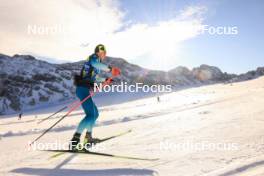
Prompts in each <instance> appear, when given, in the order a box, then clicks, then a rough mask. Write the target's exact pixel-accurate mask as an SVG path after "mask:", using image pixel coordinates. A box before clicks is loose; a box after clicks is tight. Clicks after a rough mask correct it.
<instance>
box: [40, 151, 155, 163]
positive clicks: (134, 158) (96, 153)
mask: <svg viewBox="0 0 264 176" xmlns="http://www.w3.org/2000/svg"><path fill="white" fill-rule="evenodd" d="M42 151H48V152H63V153H76V154H88V155H99V156H106V157H112V158H122V159H130V160H142V161H157V160H158V158H139V157H131V156H124V155H113V154H108V153H101V152H91V151H84V150H42Z"/></svg>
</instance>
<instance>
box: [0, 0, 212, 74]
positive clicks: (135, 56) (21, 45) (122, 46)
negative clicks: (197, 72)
mask: <svg viewBox="0 0 264 176" xmlns="http://www.w3.org/2000/svg"><path fill="white" fill-rule="evenodd" d="M119 3H120V2H119V1H111V0H107V1H103V0H101V1H97V0H88V1H87V0H77V1H63V3H62V1H52V0H47V1H40V2H38V3H36V2H35V1H34V0H27V1H22V0H13V1H5V2H2V4H4V5H1V6H0V21H1V22H0V24H1V31H0V37H1V41H0V48H1V52H3V53H5V54H10V55H12V54H16V53H29V52H30V53H36V54H37V55H44V56H47V57H54V58H59V59H62V60H69V61H76V60H79V59H80V58H86V57H87V55H88V54H90V53H91V52H92V51H93V47H94V46H95V45H96V44H98V43H104V44H105V45H106V46H107V49H108V54H109V55H111V56H115V57H124V58H126V59H128V60H130V61H134V62H136V63H138V64H143V66H147V67H150V68H155V69H156V68H160V69H168V68H169V66H171V65H173V64H174V65H175V63H176V62H177V58H178V55H179V52H180V49H181V44H182V42H184V41H186V40H189V39H192V38H194V37H196V36H197V35H199V32H198V30H197V29H199V27H200V26H201V25H202V22H203V15H204V14H205V12H206V10H207V9H206V8H205V7H202V6H189V7H186V8H184V9H183V10H182V11H180V12H179V14H178V15H177V16H175V18H173V19H171V20H168V21H160V22H158V23H156V24H155V25H148V24H144V23H140V24H132V25H129V27H126V28H124V26H126V24H127V21H124V18H123V17H124V16H125V13H124V12H123V11H121V10H120V8H119ZM10 12H11V13H10ZM28 25H37V26H44V27H45V26H56V25H59V26H61V27H62V28H63V30H65V31H66V32H61V31H59V32H57V33H56V32H55V33H54V34H48V35H32V34H31V35H29V34H28ZM2 26H4V27H2ZM122 28H124V30H120V29H122ZM83 43H89V45H88V46H87V47H83V45H82V44H83ZM142 59H144V60H142ZM164 61H166V62H164ZM164 63H166V64H164ZM152 64H153V65H152ZM157 66H158V67H157Z"/></svg>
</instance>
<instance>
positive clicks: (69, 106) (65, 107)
mask: <svg viewBox="0 0 264 176" xmlns="http://www.w3.org/2000/svg"><path fill="white" fill-rule="evenodd" d="M78 102H79V100H77V101H74V102H73V103H71V104H70V105H68V106H64V107H63V108H61V109H59V110H58V111H56V112H55V113H53V114H51V115H50V116H48V117H46V118H44V119H41V120H40V121H39V122H38V123H37V124H40V123H42V122H44V121H46V120H48V119H50V118H51V117H53V116H54V115H56V114H58V113H59V112H61V111H63V110H65V109H67V108H71V107H72V106H74V105H75V104H76V103H78Z"/></svg>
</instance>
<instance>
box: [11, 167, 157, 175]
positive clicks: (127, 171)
mask: <svg viewBox="0 0 264 176" xmlns="http://www.w3.org/2000/svg"><path fill="white" fill-rule="evenodd" d="M11 172H12V173H19V174H26V175H38V176H50V175H52V176H62V175H64V176H66V175H78V176H110V175H114V176H121V175H127V176H129V175H131V176H132V175H133V176H142V175H144V176H153V175H156V172H155V171H153V170H149V169H133V168H113V169H101V170H100V169H98V170H79V169H61V168H60V169H48V168H46V169H45V168H29V167H24V168H18V169H14V170H12V171H11Z"/></svg>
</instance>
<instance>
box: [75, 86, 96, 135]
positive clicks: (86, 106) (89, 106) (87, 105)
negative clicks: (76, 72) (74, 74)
mask: <svg viewBox="0 0 264 176" xmlns="http://www.w3.org/2000/svg"><path fill="white" fill-rule="evenodd" d="M76 94H77V96H78V97H79V99H80V100H83V99H84V98H85V97H87V96H89V95H90V92H89V89H88V88H85V87H77V89H76ZM93 105H94V103H93V100H92V98H89V99H87V100H86V101H85V102H83V104H82V108H83V110H84V112H85V117H84V118H83V119H82V120H81V122H80V123H79V125H78V127H77V132H78V133H80V134H81V133H82V132H83V131H84V130H85V129H86V127H87V126H88V125H89V124H90V121H91V117H92V116H93Z"/></svg>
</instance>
